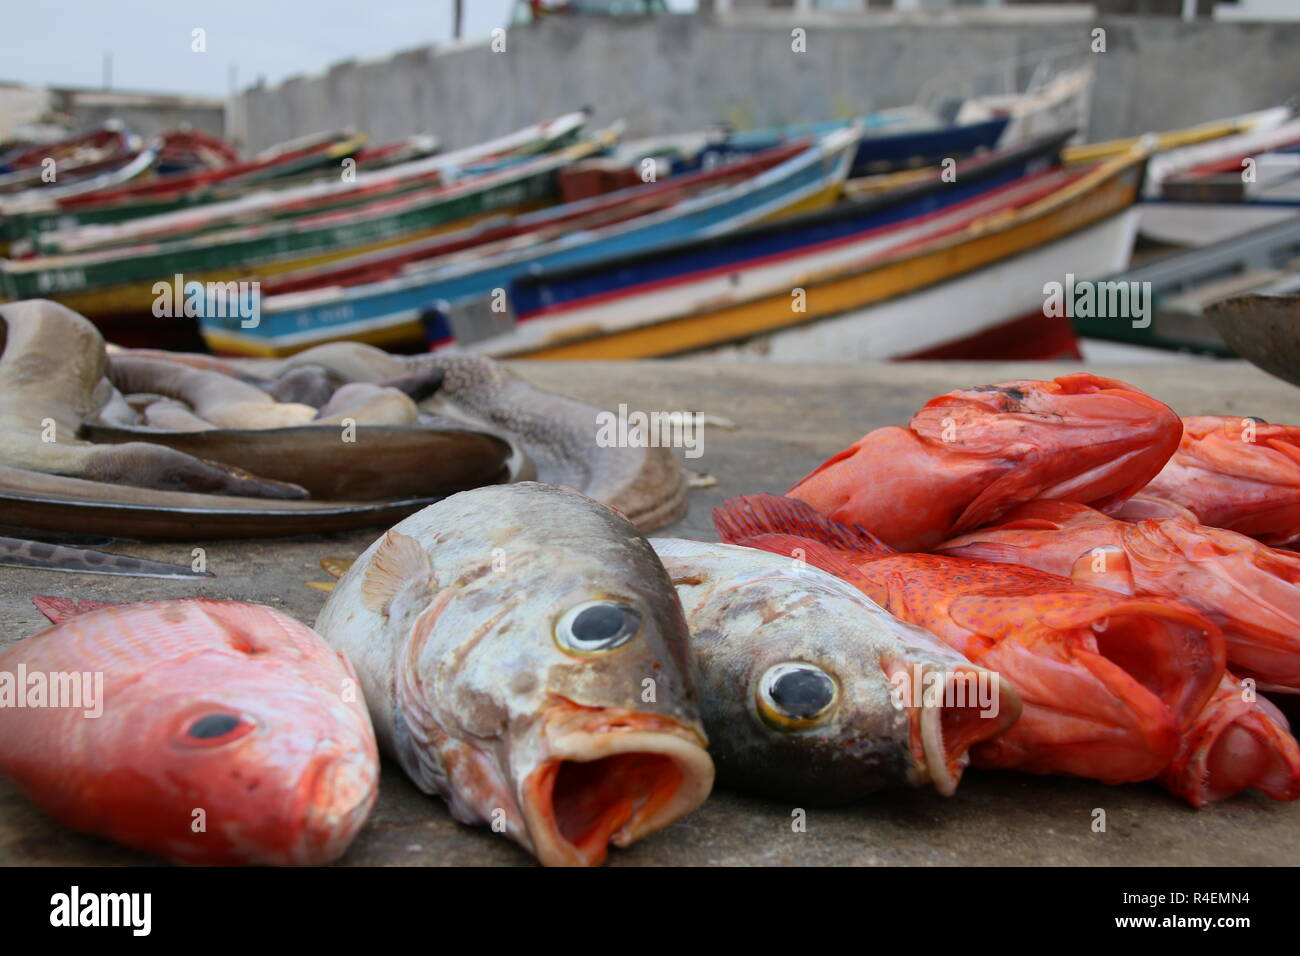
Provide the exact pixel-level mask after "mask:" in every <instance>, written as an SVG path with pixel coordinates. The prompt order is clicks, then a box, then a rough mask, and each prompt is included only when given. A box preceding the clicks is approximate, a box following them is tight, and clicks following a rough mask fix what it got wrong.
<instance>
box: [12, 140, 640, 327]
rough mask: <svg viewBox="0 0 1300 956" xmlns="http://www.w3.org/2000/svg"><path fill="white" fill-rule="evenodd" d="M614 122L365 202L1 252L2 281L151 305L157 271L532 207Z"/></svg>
mask: <svg viewBox="0 0 1300 956" xmlns="http://www.w3.org/2000/svg"><path fill="white" fill-rule="evenodd" d="M617 135H618V131H617V130H607V131H605V132H603V133H600V134H597V135H596V136H595V137H594V138H592V139H590V140H585V141H583V142H580V143H578V144H576V145H574V146H570V147H567V148H566V149H563V150H561V151H559V152H556V153H548V154H544V155H542V156H539V157H537V158H535V159H530V160H527V161H524V162H520V163H518V164H516V165H512V166H506V167H504V168H503V169H501V170H500V171H499V172H494V173H486V174H484V175H482V176H475V177H472V178H467V179H465V180H463V181H461V182H456V183H451V184H448V185H445V186H435V187H433V188H431V189H428V190H423V191H419V192H416V193H414V194H412V195H409V196H404V197H399V198H397V199H384V200H380V201H379V202H377V203H370V204H366V205H364V206H361V207H359V208H357V209H348V210H344V211H342V212H328V213H324V214H321V215H315V216H308V217H306V218H303V219H293V220H289V221H287V222H274V223H264V224H260V225H254V226H248V227H242V228H234V229H230V230H225V231H221V232H217V233H212V234H207V235H203V236H200V237H198V238H195V239H190V240H182V241H179V242H174V243H168V242H158V243H146V244H142V245H138V246H128V247H122V248H111V249H103V250H94V251H90V252H85V253H78V254H74V255H62V256H42V257H38V258H33V259H19V260H11V261H5V262H0V290H2V291H3V293H4V294H5V295H6V296H8V297H10V298H15V299H25V298H41V297H44V298H53V299H56V300H57V301H60V302H62V303H64V304H65V305H67V306H68V307H69V308H72V309H74V310H76V311H78V312H80V313H81V314H82V315H86V316H88V317H90V318H93V319H96V320H99V319H102V318H104V317H105V316H109V315H116V314H123V313H127V314H131V313H135V314H139V313H148V312H149V311H150V310H151V307H152V303H153V302H154V299H155V298H156V293H155V292H154V291H153V287H154V285H155V283H156V280H159V279H166V280H168V281H170V280H171V278H172V276H174V275H176V274H180V275H182V276H183V277H184V280H185V281H186V282H190V281H198V282H228V281H232V280H249V281H252V280H256V279H258V278H260V277H261V276H266V275H273V274H275V273H277V272H285V271H289V270H291V269H300V268H306V267H308V266H311V265H315V264H319V263H323V262H328V261H330V260H332V259H336V258H341V257H343V256H346V255H351V254H356V253H361V252H366V251H373V250H375V249H381V248H384V247H386V246H388V245H395V244H397V243H400V242H403V241H406V240H409V239H412V238H416V237H420V236H429V235H433V234H435V233H437V232H439V231H444V230H448V229H452V228H456V227H457V226H458V225H464V224H465V223H466V222H468V221H472V220H474V219H477V218H481V217H483V216H487V215H490V214H493V213H498V212H501V211H505V210H513V209H519V208H528V207H529V206H531V205H534V204H540V203H544V202H546V201H547V200H548V199H549V198H550V197H552V196H553V195H555V191H556V186H555V175H556V172H557V170H558V169H560V168H562V167H563V166H564V165H565V164H567V163H570V162H573V161H575V160H577V159H580V158H582V157H585V156H589V155H592V154H593V153H596V152H599V151H600V150H602V149H604V148H606V147H607V146H608V145H609V144H610V143H611V142H613V141H614V140H615V139H616V138H617Z"/></svg>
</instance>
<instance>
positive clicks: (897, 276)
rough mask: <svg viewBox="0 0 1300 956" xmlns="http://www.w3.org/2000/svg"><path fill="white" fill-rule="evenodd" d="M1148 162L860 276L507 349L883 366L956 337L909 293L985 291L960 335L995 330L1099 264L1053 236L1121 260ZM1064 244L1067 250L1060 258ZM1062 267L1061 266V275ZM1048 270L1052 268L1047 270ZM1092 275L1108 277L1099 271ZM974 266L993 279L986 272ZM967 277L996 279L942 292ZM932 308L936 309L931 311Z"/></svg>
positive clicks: (955, 305)
mask: <svg viewBox="0 0 1300 956" xmlns="http://www.w3.org/2000/svg"><path fill="white" fill-rule="evenodd" d="M1143 162H1144V159H1143V160H1139V159H1138V158H1137V157H1134V158H1132V159H1125V160H1115V161H1111V162H1109V163H1106V164H1103V168H1101V169H1099V170H1096V171H1093V172H1091V173H1089V174H1085V175H1084V176H1083V177H1082V178H1081V179H1079V180H1077V181H1075V182H1073V183H1071V184H1070V185H1068V186H1065V187H1064V188H1062V189H1060V190H1058V191H1057V192H1056V193H1054V194H1053V195H1052V196H1051V197H1050V198H1046V199H1043V200H1041V201H1039V202H1036V203H1033V204H1031V205H1030V206H1028V207H1026V208H1024V209H1021V210H1018V211H1016V212H1013V213H1008V214H1006V215H1000V216H999V215H993V216H990V217H988V218H987V219H986V220H985V221H983V222H980V223H977V224H972V225H971V226H970V227H969V228H968V229H966V230H965V231H963V232H962V233H959V234H957V235H953V236H949V237H946V238H943V239H941V240H939V241H933V242H927V243H923V244H922V245H921V246H920V247H919V248H916V249H912V250H907V251H901V252H899V253H897V254H894V255H889V256H886V257H884V259H883V260H882V261H879V262H876V263H873V264H870V265H869V266H867V267H865V268H861V269H860V270H852V269H849V270H844V269H840V270H830V274H825V275H822V276H817V275H812V276H809V277H808V279H807V282H806V283H805V284H804V285H803V286H801V287H800V288H799V289H796V290H792V289H789V288H785V289H782V290H780V291H778V292H773V293H772V294H768V295H765V296H760V297H757V298H754V299H750V300H747V301H743V302H736V303H730V304H726V305H723V306H721V307H718V308H714V309H711V310H704V311H695V312H692V313H689V314H683V315H680V316H678V317H675V318H671V319H667V320H662V321H656V322H650V323H644V324H634V322H633V321H629V320H627V319H626V318H624V319H621V320H620V319H619V318H617V317H616V316H615V317H612V318H611V321H610V322H609V323H608V324H606V325H605V326H604V328H595V329H586V330H575V331H574V332H573V336H574V337H573V340H572V341H567V342H553V343H551V344H548V345H542V346H539V347H536V348H531V349H526V350H521V351H519V352H517V353H513V354H515V355H517V356H519V357H530V358H545V359H631V358H649V357H657V356H670V355H680V354H685V353H689V352H699V351H704V350H709V349H717V348H719V347H722V346H732V345H734V344H736V343H740V342H746V341H750V340H755V339H758V340H759V341H763V342H766V343H767V346H766V354H765V356H764V357H768V358H779V359H788V360H791V361H799V360H807V359H809V358H811V357H813V356H819V357H821V358H824V359H830V360H844V359H845V358H848V357H856V358H863V359H866V358H871V359H879V358H891V357H895V356H901V355H906V354H909V353H913V352H917V351H921V350H923V349H925V348H927V347H929V346H931V345H934V344H939V343H941V342H942V341H944V340H945V337H946V338H952V337H954V333H953V330H952V327H951V323H950V322H949V321H948V317H947V316H946V315H942V314H941V315H940V318H941V319H943V320H944V321H942V322H938V323H936V322H935V321H933V320H929V319H927V316H926V314H925V313H924V311H923V310H921V309H920V308H918V307H917V306H916V304H915V302H913V303H906V302H904V301H903V300H904V299H905V297H909V296H914V295H915V294H916V293H918V292H922V291H925V290H933V291H934V292H935V293H936V295H939V299H937V300H936V301H939V302H942V303H945V304H946V307H947V308H948V309H949V311H953V312H955V313H957V314H961V312H962V311H963V310H969V309H971V308H972V303H974V302H976V301H977V300H978V299H979V297H980V296H982V295H987V296H988V298H989V300H990V303H991V304H990V305H989V308H988V310H987V312H986V313H981V316H982V317H980V318H977V319H976V320H973V321H972V322H971V323H968V324H965V325H963V326H961V327H960V328H959V329H958V331H959V332H963V333H965V334H970V333H975V332H979V331H981V328H980V324H981V323H987V324H988V325H992V324H993V323H994V322H996V321H997V320H998V319H1002V320H1007V319H1009V318H1018V317H1019V316H1021V315H1023V314H1024V313H1025V312H1026V311H1028V307H1027V306H1032V300H1031V297H1032V299H1036V300H1037V302H1038V305H1039V307H1040V308H1041V305H1042V300H1043V289H1042V286H1043V283H1044V282H1046V281H1048V280H1051V279H1056V280H1064V278H1065V272H1067V271H1068V272H1078V273H1079V274H1084V275H1087V274H1089V273H1087V272H1084V271H1083V270H1084V269H1085V268H1088V269H1091V268H1093V267H1094V266H1093V264H1092V263H1091V262H1086V263H1085V259H1084V258H1083V257H1086V256H1087V255H1089V254H1090V253H1089V250H1090V249H1091V248H1092V245H1093V244H1094V243H1096V242H1097V240H1096V239H1095V238H1093V239H1091V241H1090V240H1089V239H1088V238H1087V237H1086V236H1085V237H1084V238H1079V239H1078V241H1077V242H1072V243H1071V244H1070V245H1068V246H1064V247H1061V246H1059V245H1058V243H1059V240H1062V239H1066V238H1067V237H1077V234H1080V233H1085V232H1086V231H1088V230H1089V229H1090V228H1091V227H1094V226H1100V225H1104V226H1105V227H1106V229H1103V230H1102V232H1103V238H1105V239H1106V240H1107V242H1109V243H1111V245H1108V246H1106V249H1105V252H1106V253H1107V254H1111V255H1115V256H1118V257H1120V258H1122V259H1123V261H1124V262H1127V256H1128V253H1129V250H1130V248H1131V244H1132V238H1133V232H1134V230H1135V229H1136V214H1134V213H1133V212H1132V209H1131V207H1132V206H1133V204H1134V202H1135V200H1136V198H1137V195H1138V189H1139V186H1140V183H1141V177H1142V167H1143ZM1048 247H1056V248H1053V249H1052V250H1051V251H1052V253H1053V259H1052V260H1051V261H1050V262H1047V263H1037V262H1034V260H1032V259H1030V258H1029V256H1030V254H1033V253H1035V252H1036V251H1040V250H1046V249H1047V248H1048ZM1061 248H1065V249H1066V250H1067V251H1065V252H1061ZM1058 253H1059V257H1058V256H1057V254H1058ZM1071 257H1072V258H1071ZM1031 263H1033V265H1032V267H1031ZM998 264H1005V265H1006V266H1007V269H1006V271H1005V272H1003V271H1001V270H998V271H995V272H988V270H989V267H990V266H994V265H998ZM1058 264H1059V265H1064V266H1065V268H1058ZM1048 266H1050V269H1049V271H1046V272H1044V271H1042V270H1043V269H1044V268H1047V267H1048ZM1097 268H1100V269H1103V271H1104V268H1105V264H1104V263H1103V264H1102V265H1100V266H1097ZM981 270H985V271H986V272H988V274H987V275H985V276H984V277H981V276H980V271H981ZM1092 274H1097V273H1092ZM967 275H970V276H971V277H972V282H976V283H982V282H983V281H984V279H987V278H988V275H997V276H998V278H997V279H995V280H992V284H991V285H990V287H989V289H988V290H986V291H985V292H981V293H979V294H978V295H977V294H974V293H971V292H965V293H963V295H962V296H961V297H958V296H954V295H948V294H947V292H948V291H950V290H944V289H943V286H944V285H946V284H949V283H950V282H951V281H952V280H954V279H956V278H958V277H961V276H967ZM1017 276H1018V277H1019V279H1018V281H1019V286H1020V287H1019V288H1017V289H1015V290H1014V291H1015V294H1016V296H1018V297H1019V298H1003V299H1002V300H1001V301H999V300H998V296H999V295H1003V294H1004V293H1005V290H1003V289H1002V288H1001V286H1002V284H1005V283H1007V282H1008V281H1009V278H1008V277H1010V279H1016V277H1017ZM800 291H801V292H802V294H803V297H804V298H803V304H804V311H802V312H800V311H796V310H795V309H793V308H792V293H794V292H800ZM886 303H894V306H890V308H893V307H895V306H897V308H899V309H900V311H899V312H898V313H897V315H898V316H899V317H898V318H896V319H893V320H891V321H889V322H887V323H884V324H882V323H881V322H880V320H878V319H873V314H874V315H876V316H879V315H884V314H886V313H884V312H880V311H876V310H877V309H878V308H881V307H883V306H884V305H885V304H886ZM930 307H933V305H932V304H930V305H927V306H926V308H930ZM612 311H616V310H612ZM989 316H991V318H988V317H989ZM886 328H889V329H897V330H899V331H898V335H901V336H902V339H903V340H901V341H899V340H896V339H897V336H886V337H883V338H882V337H880V336H878V335H877V333H880V332H882V330H884V329H886ZM926 329H937V330H938V331H937V332H935V333H934V334H935V335H936V338H935V339H934V341H932V342H931V341H927V340H926V336H927V335H929V334H930V333H929V332H927V331H926Z"/></svg>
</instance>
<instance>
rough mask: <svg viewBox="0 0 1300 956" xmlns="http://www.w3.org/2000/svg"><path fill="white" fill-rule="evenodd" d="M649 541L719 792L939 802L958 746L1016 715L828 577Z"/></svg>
mask: <svg viewBox="0 0 1300 956" xmlns="http://www.w3.org/2000/svg"><path fill="white" fill-rule="evenodd" d="M650 543H651V544H652V545H653V547H654V549H655V551H656V552H657V553H658V555H659V557H660V559H661V560H662V561H663V564H664V567H665V568H666V569H667V571H668V573H669V576H670V577H671V578H672V580H673V584H674V585H675V586H676V588H677V593H678V596H679V597H680V598H681V600H682V606H683V607H684V609H685V611H686V619H687V623H688V625H689V626H690V628H691V634H692V638H693V645H694V648H695V653H696V657H697V660H698V662H699V667H700V672H701V679H702V683H703V687H704V706H703V713H704V726H705V730H706V732H707V733H708V735H709V740H710V743H711V752H712V754H713V759H714V761H715V763H716V765H717V768H718V779H719V782H721V783H723V784H724V785H726V786H731V787H735V788H736V789H739V790H745V791H751V792H755V793H760V794H764V795H767V796H774V797H778V798H782V799H790V800H795V801H798V802H800V803H808V804H817V803H823V804H827V803H843V802H847V801H850V800H855V799H858V798H859V797H862V796H865V795H866V794H869V793H872V792H874V791H877V790H882V789H885V788H890V787H901V786H925V785H929V786H933V787H934V789H935V790H937V791H938V792H939V793H941V794H944V795H951V794H952V793H953V792H954V791H955V790H956V788H957V784H958V783H959V781H960V779H961V774H962V771H963V769H964V768H965V766H966V764H967V763H968V762H969V755H968V753H967V751H968V749H969V748H970V747H971V746H972V745H973V744H975V743H977V742H978V741H981V740H985V739H987V738H989V737H993V736H996V735H997V734H999V733H1001V732H1002V731H1003V730H1005V729H1006V728H1007V727H1009V726H1011V724H1013V723H1014V722H1015V721H1016V719H1017V718H1018V717H1019V714H1020V700H1019V697H1017V695H1016V692H1015V691H1014V690H1013V689H1012V688H1011V686H1010V685H1008V684H999V682H998V675H997V674H995V673H993V672H992V671H988V670H986V669H984V668H981V667H977V666H975V665H974V664H972V663H970V662H969V661H968V660H966V658H964V657H962V656H961V655H960V654H958V653H957V652H956V651H953V650H951V649H949V648H948V647H947V646H946V645H944V644H943V643H942V642H941V641H940V640H939V639H938V638H937V637H935V636H934V635H933V634H931V633H930V632H929V631H926V630H924V629H923V628H920V627H917V626H916V625H914V624H908V623H906V622H904V621H900V620H899V619H898V618H896V617H894V616H893V615H891V614H890V613H889V612H887V611H886V610H884V609H883V608H881V607H880V606H879V605H877V604H875V603H874V602H872V601H871V600H870V599H869V598H867V597H866V595H864V594H863V593H862V592H861V591H859V590H858V589H857V588H854V587H852V586H851V585H849V584H846V583H845V582H843V581H841V580H840V579H839V578H836V577H834V576H833V575H830V574H827V573H826V572H824V571H821V570H819V569H817V568H814V567H811V566H810V565H806V564H802V563H799V564H797V563H796V562H794V561H792V560H791V559H790V558H787V557H785V556H783V555H776V554H770V553H768V552H764V551H757V550H754V549H752V548H742V547H737V546H735V545H726V544H707V543H704V542H700V541H685V540H681V539H669V538H654V539H651V542H650ZM981 687H983V688H985V689H986V691H987V694H986V696H983V697H982V696H981V694H980V688H981Z"/></svg>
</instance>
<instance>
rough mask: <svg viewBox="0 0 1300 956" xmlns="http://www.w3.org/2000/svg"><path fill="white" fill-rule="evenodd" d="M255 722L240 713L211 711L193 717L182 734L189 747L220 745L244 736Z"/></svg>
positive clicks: (182, 741) (184, 742) (183, 742)
mask: <svg viewBox="0 0 1300 956" xmlns="http://www.w3.org/2000/svg"><path fill="white" fill-rule="evenodd" d="M254 726H255V724H254V723H253V722H252V721H251V720H248V719H247V718H245V717H242V716H240V715H239V714H232V713H229V712H227V711H210V712H208V713H205V714H200V715H198V716H197V717H194V718H192V719H191V720H190V721H189V722H188V723H187V724H186V725H185V726H184V729H183V731H182V734H181V738H182V739H181V743H182V744H184V745H185V746H188V747H218V746H221V745H222V744H228V743H230V742H231V741H233V740H238V739H239V738H240V737H243V736H244V735H245V734H247V733H248V732H249V731H250V730H252V729H253V727H254Z"/></svg>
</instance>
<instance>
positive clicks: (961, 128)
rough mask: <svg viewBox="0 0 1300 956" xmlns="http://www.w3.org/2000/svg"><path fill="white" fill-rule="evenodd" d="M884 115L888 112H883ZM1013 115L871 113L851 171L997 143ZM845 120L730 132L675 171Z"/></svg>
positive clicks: (966, 152) (934, 159) (900, 165)
mask: <svg viewBox="0 0 1300 956" xmlns="http://www.w3.org/2000/svg"><path fill="white" fill-rule="evenodd" d="M885 115H886V116H888V115H890V114H885ZM1008 122H1009V118H1008V117H1006V116H995V117H992V118H989V119H982V120H979V121H976V122H970V123H939V122H938V121H937V120H935V119H934V118H933V117H928V116H927V117H921V116H919V115H917V114H910V113H902V112H899V113H897V118H896V119H895V120H893V121H886V120H885V119H880V120H878V121H876V122H875V123H872V122H871V118H870V117H868V118H867V125H865V126H864V128H863V134H862V138H861V140H860V141H859V143H858V148H857V150H856V152H855V153H854V156H853V165H852V167H851V169H850V173H849V175H850V176H865V175H870V174H878V173H884V172H889V171H893V170H898V169H907V168H914V167H918V166H931V165H934V164H935V163H938V162H939V161H940V160H942V159H944V158H946V157H952V158H955V159H960V158H963V157H966V156H971V155H974V154H975V153H978V152H981V151H984V150H990V149H993V148H995V147H996V146H997V144H998V141H999V140H1000V139H1001V138H1002V134H1003V131H1004V130H1005V129H1006V126H1007V123H1008ZM844 125H845V124H844V123H818V124H809V125H807V126H791V127H776V128H773V129H766V130H749V131H745V132H739V133H729V134H727V135H726V136H725V137H724V138H722V139H721V140H720V141H718V142H714V143H710V144H708V145H706V146H705V147H703V148H702V149H700V150H699V151H698V152H697V153H696V154H695V155H694V157H692V159H691V161H690V162H685V161H682V162H678V163H675V164H674V165H673V170H674V172H679V171H682V170H690V169H698V168H703V167H706V166H709V165H713V164H717V163H723V162H728V161H730V160H732V159H734V158H736V157H737V156H743V155H748V154H752V153H755V152H758V151H760V150H763V149H771V148H772V147H773V146H776V145H778V144H780V143H783V142H788V141H789V140H791V139H795V138H799V137H800V136H807V135H821V136H824V135H826V134H828V133H829V132H832V131H833V130H835V129H838V128H841V127H843V126H844Z"/></svg>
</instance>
